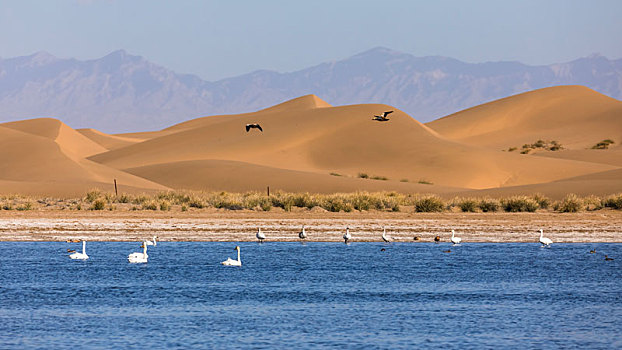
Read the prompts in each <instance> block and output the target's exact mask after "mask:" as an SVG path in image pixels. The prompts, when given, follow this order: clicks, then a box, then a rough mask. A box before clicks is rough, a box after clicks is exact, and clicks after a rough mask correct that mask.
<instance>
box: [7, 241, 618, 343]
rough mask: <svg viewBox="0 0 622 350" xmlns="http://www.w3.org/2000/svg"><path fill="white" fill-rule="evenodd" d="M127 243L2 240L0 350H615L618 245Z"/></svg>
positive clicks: (616, 333)
mask: <svg viewBox="0 0 622 350" xmlns="http://www.w3.org/2000/svg"><path fill="white" fill-rule="evenodd" d="M236 245H239V246H240V247H241V254H242V263H243V266H242V267H226V266H221V265H220V262H221V261H223V260H225V259H226V258H227V257H232V258H235V255H236V252H235V251H234V247H235V246H236ZM139 246H140V243H136V242H133V243H126V242H121V243H119V242H114V243H113V242H88V243H87V254H88V255H89V256H90V259H89V260H87V261H72V260H70V259H69V258H68V253H67V252H66V250H67V249H68V248H71V249H76V250H78V251H80V249H81V244H79V243H60V242H0V348H2V349H11V348H19V349H25V348H28V349H31V348H48V349H49V348H54V349H68V348H74V347H75V346H76V345H77V346H81V347H84V348H102V349H119V348H121V349H126V348H150V347H153V348H189V347H192V348H225V347H226V348H265V349H273V348H296V349H301V348H314V349H315V348H340V349H341V348H391V349H396V348H404V349H412V348H445V349H469V348H473V349H481V348H493V347H495V348H499V347H500V348H516V349H525V348H538V349H558V348H591V349H598V348H603V349H605V348H607V349H611V348H621V347H622V333H621V332H620V329H619V328H620V326H621V325H622V278H621V277H622V269H621V267H622V265H621V263H622V244H554V245H553V246H552V247H550V248H540V246H539V245H538V244H531V243H501V244H492V243H471V244H469V243H463V244H461V245H459V246H455V247H452V246H451V245H450V244H447V243H441V244H434V243H392V244H383V243H356V242H355V243H352V244H350V245H345V244H343V243H313V242H312V243H307V244H304V245H303V244H300V243H275V242H268V243H264V244H257V243H249V242H246V243H214V242H159V243H158V245H157V247H151V246H150V247H149V250H148V254H149V262H148V263H147V264H129V263H128V262H127V255H128V254H130V253H132V252H139V251H142V249H141V248H139ZM383 248H384V251H381V249H383ZM594 248H596V250H597V253H596V254H590V253H589V251H590V250H591V249H594ZM447 249H451V251H452V252H451V253H444V252H443V251H444V250H447ZM604 254H609V256H612V257H614V258H615V260H614V261H605V260H604Z"/></svg>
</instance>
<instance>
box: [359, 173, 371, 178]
mask: <svg viewBox="0 0 622 350" xmlns="http://www.w3.org/2000/svg"><path fill="white" fill-rule="evenodd" d="M358 177H359V178H361V179H369V175H367V173H359V174H358Z"/></svg>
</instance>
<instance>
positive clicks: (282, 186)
mask: <svg viewBox="0 0 622 350" xmlns="http://www.w3.org/2000/svg"><path fill="white" fill-rule="evenodd" d="M126 171H127V172H129V173H131V174H134V175H136V176H140V177H143V178H146V179H150V180H152V181H154V182H157V183H160V184H163V185H166V186H168V187H171V188H176V189H188V190H199V191H223V190H226V191H233V192H247V191H265V190H266V187H267V186H270V188H271V190H272V191H278V190H281V191H286V192H300V191H307V192H312V193H334V192H354V191H360V190H364V191H370V192H380V191H398V192H403V193H425V192H428V191H429V190H430V185H425V184H419V183H406V182H398V181H382V180H371V179H360V178H351V177H344V176H334V175H327V174H317V173H309V172H302V171H295V170H284V169H277V168H271V167H266V166H261V165H255V164H249V163H244V162H236V161H230V160H191V161H183V162H172V163H165V164H155V165H147V166H143V167H138V168H130V169H127V170H126ZM457 190H458V189H456V188H449V187H442V186H434V192H436V193H443V192H455V191H457Z"/></svg>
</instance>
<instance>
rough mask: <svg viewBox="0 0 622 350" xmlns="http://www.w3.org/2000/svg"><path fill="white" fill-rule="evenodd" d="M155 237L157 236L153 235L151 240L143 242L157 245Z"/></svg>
mask: <svg viewBox="0 0 622 350" xmlns="http://www.w3.org/2000/svg"><path fill="white" fill-rule="evenodd" d="M156 238H158V236H153V241H145V244H147V245H152V246H154V247H156V246H157V245H158V242H157V241H156Z"/></svg>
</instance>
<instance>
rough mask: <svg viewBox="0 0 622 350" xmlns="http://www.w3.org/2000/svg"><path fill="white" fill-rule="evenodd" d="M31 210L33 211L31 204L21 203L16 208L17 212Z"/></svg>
mask: <svg viewBox="0 0 622 350" xmlns="http://www.w3.org/2000/svg"><path fill="white" fill-rule="evenodd" d="M32 209H33V205H32V203H31V202H26V203H23V204H22V205H20V206H18V207H17V210H19V211H26V210H32Z"/></svg>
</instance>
